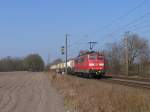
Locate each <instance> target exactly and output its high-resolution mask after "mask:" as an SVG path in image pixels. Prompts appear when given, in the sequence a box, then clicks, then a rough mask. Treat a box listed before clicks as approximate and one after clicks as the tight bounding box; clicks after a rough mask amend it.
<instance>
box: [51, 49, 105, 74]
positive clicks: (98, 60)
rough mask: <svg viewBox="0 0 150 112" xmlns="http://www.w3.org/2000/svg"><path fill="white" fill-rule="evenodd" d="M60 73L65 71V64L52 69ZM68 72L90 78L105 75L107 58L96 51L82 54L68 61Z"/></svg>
mask: <svg viewBox="0 0 150 112" xmlns="http://www.w3.org/2000/svg"><path fill="white" fill-rule="evenodd" d="M50 69H51V70H55V71H56V72H58V73H63V72H64V71H65V63H58V64H56V65H52V66H51V67H50ZM67 71H68V73H69V74H78V75H79V74H80V75H86V76H88V77H93V76H104V75H105V57H104V55H103V54H101V53H99V52H95V51H91V52H84V53H83V52H82V53H80V54H79V56H78V57H76V58H74V59H70V60H68V61H67Z"/></svg>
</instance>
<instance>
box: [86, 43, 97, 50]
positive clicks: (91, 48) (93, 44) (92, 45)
mask: <svg viewBox="0 0 150 112" xmlns="http://www.w3.org/2000/svg"><path fill="white" fill-rule="evenodd" d="M88 43H89V44H90V51H92V50H93V47H94V46H95V44H97V42H88Z"/></svg>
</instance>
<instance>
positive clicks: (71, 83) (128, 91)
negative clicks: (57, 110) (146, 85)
mask: <svg viewBox="0 0 150 112" xmlns="http://www.w3.org/2000/svg"><path fill="white" fill-rule="evenodd" d="M49 79H50V81H51V83H52V85H53V86H55V87H56V88H57V90H58V91H59V93H60V94H61V95H62V96H63V97H64V104H65V107H66V109H67V110H70V111H69V112H150V91H149V90H143V89H140V88H133V87H128V86H124V85H119V84H113V83H107V82H103V81H100V80H101V79H99V80H92V79H86V78H79V77H76V76H69V75H60V74H55V73H50V74H49Z"/></svg>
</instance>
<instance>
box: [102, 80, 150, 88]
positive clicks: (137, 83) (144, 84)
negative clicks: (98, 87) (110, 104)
mask: <svg viewBox="0 0 150 112" xmlns="http://www.w3.org/2000/svg"><path fill="white" fill-rule="evenodd" d="M102 81H104V82H108V83H113V84H120V85H124V86H130V87H135V88H141V89H148V90H150V81H148V80H146V81H141V80H133V79H126V78H109V79H102Z"/></svg>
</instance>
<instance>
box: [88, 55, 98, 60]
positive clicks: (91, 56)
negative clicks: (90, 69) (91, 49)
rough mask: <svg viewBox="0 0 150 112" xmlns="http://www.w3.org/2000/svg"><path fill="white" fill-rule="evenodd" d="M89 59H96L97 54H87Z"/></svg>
mask: <svg viewBox="0 0 150 112" xmlns="http://www.w3.org/2000/svg"><path fill="white" fill-rule="evenodd" d="M89 59H90V60H96V59H97V56H96V55H90V56H89Z"/></svg>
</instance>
